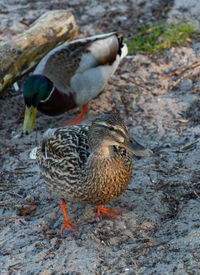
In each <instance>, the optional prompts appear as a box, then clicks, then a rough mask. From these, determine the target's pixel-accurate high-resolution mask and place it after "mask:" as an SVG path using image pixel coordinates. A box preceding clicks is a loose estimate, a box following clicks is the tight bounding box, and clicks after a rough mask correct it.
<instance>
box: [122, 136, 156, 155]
mask: <svg viewBox="0 0 200 275" xmlns="http://www.w3.org/2000/svg"><path fill="white" fill-rule="evenodd" d="M120 145H121V146H122V147H124V148H126V149H127V150H128V151H130V152H132V153H133V154H134V155H136V156H138V157H150V156H152V154H153V152H152V151H151V150H150V149H148V148H147V149H146V148H144V146H142V145H141V144H139V143H138V142H137V141H135V140H133V139H132V140H131V141H130V142H129V143H128V144H126V145H124V144H120Z"/></svg>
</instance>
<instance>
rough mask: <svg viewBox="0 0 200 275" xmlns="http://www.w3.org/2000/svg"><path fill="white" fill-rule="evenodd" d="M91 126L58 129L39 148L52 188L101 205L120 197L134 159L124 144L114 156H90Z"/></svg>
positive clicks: (69, 197) (65, 195)
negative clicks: (88, 135) (89, 133)
mask: <svg viewBox="0 0 200 275" xmlns="http://www.w3.org/2000/svg"><path fill="white" fill-rule="evenodd" d="M88 128H89V127H88V126H84V125H80V126H71V127H68V128H59V129H57V130H56V131H55V133H54V135H53V136H52V138H50V139H48V140H47V141H44V142H43V143H42V145H41V146H40V147H39V148H38V151H37V152H38V153H37V158H38V165H39V166H40V168H41V171H42V176H43V177H44V179H45V183H46V185H47V186H48V188H49V190H51V191H52V192H53V193H55V194H57V195H58V197H60V198H64V199H66V200H69V201H74V202H81V203H88V204H92V205H100V204H105V203H108V202H110V201H112V200H114V199H116V198H117V197H118V196H120V195H121V194H122V193H123V191H124V190H125V189H126V188H127V185H128V183H129V182H130V179H131V174H132V158H131V156H130V155H129V153H128V151H127V150H126V149H124V148H121V147H118V148H116V147H115V148H114V151H115V154H114V156H112V157H101V156H98V155H93V156H90V153H89V146H88V137H87V134H88ZM89 156H90V157H89Z"/></svg>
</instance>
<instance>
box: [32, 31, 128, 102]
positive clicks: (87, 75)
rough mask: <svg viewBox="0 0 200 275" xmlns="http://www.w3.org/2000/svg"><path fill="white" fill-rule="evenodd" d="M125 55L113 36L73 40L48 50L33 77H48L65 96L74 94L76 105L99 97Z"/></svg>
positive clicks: (123, 49) (116, 37) (106, 35)
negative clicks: (36, 75)
mask: <svg viewBox="0 0 200 275" xmlns="http://www.w3.org/2000/svg"><path fill="white" fill-rule="evenodd" d="M126 54H127V46H126V45H125V44H123V43H122V40H121V38H119V37H118V35H117V34H116V33H110V34H105V35H97V36H92V37H88V38H85V39H80V40H75V41H72V42H70V43H67V44H64V45H61V46H59V47H57V48H55V49H54V50H52V51H50V52H49V53H48V54H47V55H46V56H45V57H44V58H43V59H42V60H41V61H40V63H39V64H38V66H37V67H36V69H35V72H34V74H42V75H45V76H46V77H48V78H49V79H50V80H51V81H52V82H53V83H54V85H55V87H56V88H57V89H58V90H59V91H61V92H64V93H67V94H74V95H75V97H76V99H75V101H76V104H77V105H83V104H85V103H87V102H88V101H89V100H91V99H92V98H94V97H95V96H97V95H98V93H99V92H100V91H101V90H102V89H103V87H104V85H105V83H106V82H107V81H108V79H109V78H110V77H111V76H112V74H113V73H114V72H115V70H116V69H117V67H118V65H119V62H120V60H121V59H122V58H123V57H124V56H125V55H126Z"/></svg>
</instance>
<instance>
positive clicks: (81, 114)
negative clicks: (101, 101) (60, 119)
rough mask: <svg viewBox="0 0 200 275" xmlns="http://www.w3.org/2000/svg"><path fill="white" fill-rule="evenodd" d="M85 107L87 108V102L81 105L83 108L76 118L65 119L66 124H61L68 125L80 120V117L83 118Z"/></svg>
mask: <svg viewBox="0 0 200 275" xmlns="http://www.w3.org/2000/svg"><path fill="white" fill-rule="evenodd" d="M87 108H88V103H86V104H85V105H83V109H82V111H81V113H80V115H79V116H77V118H76V119H74V120H67V121H65V122H64V123H66V124H64V125H63V126H70V125H75V124H78V123H79V122H80V121H81V120H82V118H83V116H84V114H85V112H86V110H87Z"/></svg>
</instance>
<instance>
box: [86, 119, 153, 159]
mask: <svg viewBox="0 0 200 275" xmlns="http://www.w3.org/2000/svg"><path fill="white" fill-rule="evenodd" d="M88 142H89V146H90V148H91V151H92V152H94V153H96V154H100V155H102V156H112V155H113V154H114V150H113V146H121V147H124V148H125V149H127V150H128V151H130V152H132V153H133V154H134V155H136V156H143V157H144V156H145V157H148V156H151V155H152V151H151V150H149V149H145V148H144V147H143V146H142V145H140V144H139V143H138V142H137V141H135V140H134V139H133V138H132V137H131V136H130V134H129V132H128V129H127V128H126V126H125V125H124V123H123V122H122V120H121V119H120V118H119V117H117V116H114V115H111V114H103V115H101V116H100V117H98V118H97V119H95V120H94V121H93V123H92V125H91V126H90V129H89V133H88Z"/></svg>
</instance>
